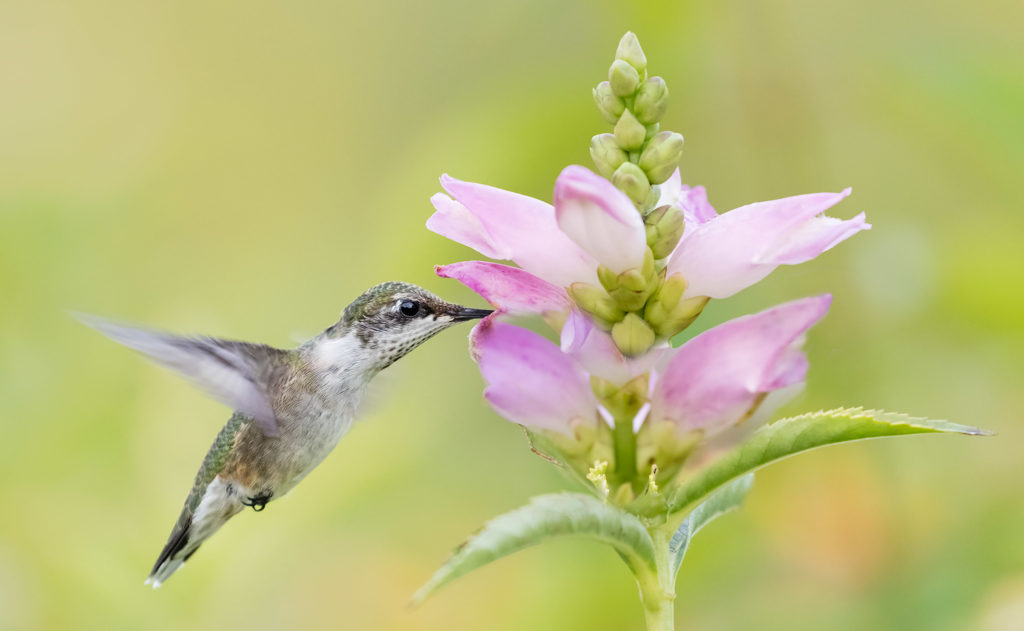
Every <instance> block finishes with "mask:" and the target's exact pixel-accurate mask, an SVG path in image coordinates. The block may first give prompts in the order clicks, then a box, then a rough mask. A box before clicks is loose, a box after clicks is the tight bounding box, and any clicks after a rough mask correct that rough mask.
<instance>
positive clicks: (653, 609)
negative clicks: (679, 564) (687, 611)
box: [637, 528, 676, 631]
mask: <svg viewBox="0 0 1024 631" xmlns="http://www.w3.org/2000/svg"><path fill="white" fill-rule="evenodd" d="M648 532H650V533H651V539H652V540H653V541H654V555H655V556H654V559H655V562H656V564H657V573H656V574H655V573H653V572H645V573H644V574H645V575H643V576H639V575H638V576H637V584H638V585H639V587H640V599H641V601H642V602H643V606H644V619H645V621H646V623H647V625H646V626H647V631H673V630H674V629H675V628H676V627H675V600H676V586H675V577H674V576H672V561H671V554H670V553H669V547H668V544H669V541H670V540H671V539H672V535H671V532H669V531H666V530H664V529H663V528H651V529H650V530H649V531H648Z"/></svg>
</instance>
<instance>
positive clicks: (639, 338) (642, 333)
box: [612, 313, 654, 357]
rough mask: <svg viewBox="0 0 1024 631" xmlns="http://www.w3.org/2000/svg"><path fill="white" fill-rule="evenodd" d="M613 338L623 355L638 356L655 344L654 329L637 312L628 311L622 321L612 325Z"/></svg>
mask: <svg viewBox="0 0 1024 631" xmlns="http://www.w3.org/2000/svg"><path fill="white" fill-rule="evenodd" d="M612 340H614V341H615V345H616V346H618V347H619V350H620V351H622V354H623V355H628V356H630V357H636V356H637V355H642V354H643V353H646V352H647V350H648V349H649V348H651V346H653V345H654V331H653V330H651V327H650V326H648V324H647V323H646V322H644V321H643V318H641V317H640V316H638V315H637V314H635V313H627V314H626V317H625V318H623V320H622V322H619V323H618V324H616V325H615V326H613V327H612Z"/></svg>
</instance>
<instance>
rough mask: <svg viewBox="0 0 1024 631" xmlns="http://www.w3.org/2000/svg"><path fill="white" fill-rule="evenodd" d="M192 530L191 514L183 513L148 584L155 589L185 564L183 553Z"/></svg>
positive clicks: (196, 547)
mask: <svg viewBox="0 0 1024 631" xmlns="http://www.w3.org/2000/svg"><path fill="white" fill-rule="evenodd" d="M191 530H192V517H191V515H188V514H182V516H181V519H179V520H178V523H177V525H175V527H174V530H173V531H172V532H171V536H170V538H169V539H168V540H167V544H166V545H165V546H164V549H163V550H161V551H160V556H159V557H158V558H157V560H156V563H155V564H153V569H152V570H151V571H150V573H149V578H147V579H146V583H145V584H146V585H152V586H153V588H154V589H156V588H157V587H160V585H162V584H163V582H164V581H166V580H167V578H168V577H169V576H170V575H171V574H174V572H176V571H177V570H178V568H180V567H181V566H182V565H184V564H185V558H184V555H183V554H181V553H182V552H183V551H184V550H185V547H186V546H188V544H189V532H190V531H191ZM198 548H199V546H198V545H197V546H195V548H194V549H193V550H192V551H191V552H190V553H189V555H188V556H192V552H195V550H196V549H198Z"/></svg>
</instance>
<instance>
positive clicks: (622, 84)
mask: <svg viewBox="0 0 1024 631" xmlns="http://www.w3.org/2000/svg"><path fill="white" fill-rule="evenodd" d="M608 82H609V83H611V86H612V92H614V93H615V96H631V95H632V94H633V93H634V92H636V88H637V86H638V85H640V73H638V72H637V71H636V68H634V67H633V66H631V65H629V63H628V62H626V61H623V60H621V59H616V60H615V61H613V62H612V65H611V67H610V68H608Z"/></svg>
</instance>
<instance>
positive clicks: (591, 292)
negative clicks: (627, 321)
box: [569, 283, 625, 326]
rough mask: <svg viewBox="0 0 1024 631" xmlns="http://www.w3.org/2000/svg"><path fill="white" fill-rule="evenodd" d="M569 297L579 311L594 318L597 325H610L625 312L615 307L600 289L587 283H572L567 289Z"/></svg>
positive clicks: (613, 302) (610, 298)
mask: <svg viewBox="0 0 1024 631" xmlns="http://www.w3.org/2000/svg"><path fill="white" fill-rule="evenodd" d="M569 297H571V298H572V299H573V302H575V303H576V305H577V306H579V308H580V309H583V310H584V311H586V312H587V313H589V314H591V315H592V316H594V317H595V318H596V319H597V321H598V323H599V324H604V325H606V326H608V325H611V324H612V323H614V322H618V321H619V320H621V319H622V317H623V316H624V315H625V311H623V310H622V309H620V308H619V307H618V306H616V304H615V301H614V300H612V297H611V296H609V295H608V293H607V292H606V291H605V290H603V289H601V288H600V287H594V286H593V285H588V284H587V283H573V284H572V285H571V286H570V287H569Z"/></svg>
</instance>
